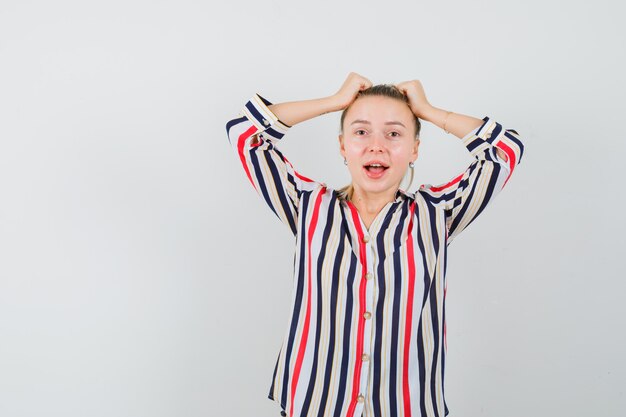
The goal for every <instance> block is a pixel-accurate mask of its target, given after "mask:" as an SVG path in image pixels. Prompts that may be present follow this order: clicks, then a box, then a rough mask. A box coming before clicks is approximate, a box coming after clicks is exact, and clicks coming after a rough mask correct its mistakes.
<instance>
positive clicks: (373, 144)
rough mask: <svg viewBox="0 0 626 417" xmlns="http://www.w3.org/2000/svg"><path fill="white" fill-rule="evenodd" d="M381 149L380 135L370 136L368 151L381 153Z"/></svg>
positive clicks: (381, 139) (381, 140)
mask: <svg viewBox="0 0 626 417" xmlns="http://www.w3.org/2000/svg"><path fill="white" fill-rule="evenodd" d="M382 149H383V138H382V137H380V135H372V136H371V140H370V143H369V149H368V150H369V151H370V152H372V151H382Z"/></svg>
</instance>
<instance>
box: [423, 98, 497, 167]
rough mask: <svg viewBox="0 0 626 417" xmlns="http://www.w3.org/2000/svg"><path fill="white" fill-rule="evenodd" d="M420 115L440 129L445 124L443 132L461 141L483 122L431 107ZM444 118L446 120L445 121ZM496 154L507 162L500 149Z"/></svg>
mask: <svg viewBox="0 0 626 417" xmlns="http://www.w3.org/2000/svg"><path fill="white" fill-rule="evenodd" d="M422 114H423V119H424V120H426V121H427V122H430V123H432V124H434V125H435V126H437V127H440V128H442V129H443V128H444V126H443V125H444V122H445V124H446V126H445V130H446V131H448V132H450V133H452V134H453V135H454V136H456V137H457V138H459V139H463V138H464V137H465V136H466V135H467V134H468V133H469V132H472V131H473V130H474V129H476V128H477V127H478V126H480V125H482V124H483V120H481V119H477V118H475V117H472V116H467V115H464V114H460V113H450V114H448V111H447V110H443V109H440V108H437V107H434V106H432V105H429V106H428V107H427V108H426V109H425V110H424V111H423V113H422ZM446 117H447V118H448V119H447V120H446ZM496 152H497V153H498V156H500V158H502V159H504V160H505V161H508V158H507V156H506V154H505V153H504V151H503V150H502V149H496Z"/></svg>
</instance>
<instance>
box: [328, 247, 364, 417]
mask: <svg viewBox="0 0 626 417" xmlns="http://www.w3.org/2000/svg"><path fill="white" fill-rule="evenodd" d="M358 262H359V260H358V259H357V258H356V256H354V253H350V267H349V269H348V282H347V288H352V286H353V285H354V278H355V274H356V266H357V263H358ZM353 302H354V301H353V299H352V291H348V293H347V294H346V308H345V311H346V314H345V316H344V326H343V349H342V356H341V372H340V374H339V387H337V389H338V391H339V393H338V395H337V403H336V404H335V411H334V413H333V416H334V417H341V408H342V407H343V403H344V401H346V400H347V401H349V400H350V398H349V397H348V398H345V396H346V387H347V385H348V383H347V380H348V361H349V358H350V327H351V324H352V320H351V314H350V313H351V312H352V304H353Z"/></svg>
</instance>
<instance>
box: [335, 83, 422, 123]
mask: <svg viewBox="0 0 626 417" xmlns="http://www.w3.org/2000/svg"><path fill="white" fill-rule="evenodd" d="M372 85H373V84H372V82H371V81H370V80H369V79H367V78H366V77H363V76H362V75H359V74H357V73H355V72H351V73H350V74H348V77H347V78H346V80H345V81H344V83H343V85H342V86H341V88H340V89H339V91H337V92H336V93H335V94H334V95H333V97H334V99H335V100H336V102H337V106H338V107H339V110H343V109H345V108H346V107H348V106H350V104H352V102H353V101H354V100H355V99H356V96H357V95H358V93H359V92H360V91H362V90H365V89H367V88H370V87H371V86H372ZM394 85H395V87H396V88H398V90H400V91H401V92H402V93H403V94H404V95H405V96H406V97H407V98H408V101H409V107H410V109H411V111H412V112H413V114H415V115H416V116H417V117H418V118H420V119H423V118H424V114H425V113H426V110H427V109H429V108H431V107H432V106H431V104H430V103H429V102H428V100H427V99H426V94H425V93H424V87H422V83H421V82H420V81H419V80H411V81H403V82H401V83H398V84H394Z"/></svg>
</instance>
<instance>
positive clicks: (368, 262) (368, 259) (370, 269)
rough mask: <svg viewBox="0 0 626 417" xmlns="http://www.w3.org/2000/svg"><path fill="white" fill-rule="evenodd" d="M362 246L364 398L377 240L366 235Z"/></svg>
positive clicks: (362, 389) (366, 381)
mask: <svg viewBox="0 0 626 417" xmlns="http://www.w3.org/2000/svg"><path fill="white" fill-rule="evenodd" d="M362 242H363V243H362V244H363V245H365V265H362V267H363V268H364V269H365V276H364V279H365V280H366V282H365V305H364V306H363V307H364V312H363V314H362V316H361V317H360V320H363V324H364V334H363V352H362V353H361V357H360V358H358V360H360V361H361V367H362V368H361V381H360V384H359V388H360V389H359V397H362V398H363V401H364V396H365V393H366V392H367V389H368V382H369V379H370V375H369V373H370V372H369V371H370V368H371V367H370V362H371V361H370V358H371V346H372V344H371V340H372V332H373V331H374V329H373V326H372V320H371V317H372V313H371V312H372V311H373V306H374V290H375V284H376V283H375V280H374V263H375V254H376V251H375V239H374V238H373V237H372V236H370V235H369V234H365V235H364V236H363V239H362ZM359 397H357V402H359V404H361V403H362V401H359Z"/></svg>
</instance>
